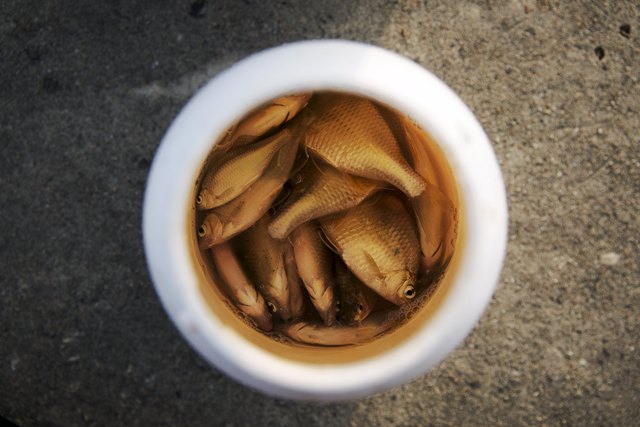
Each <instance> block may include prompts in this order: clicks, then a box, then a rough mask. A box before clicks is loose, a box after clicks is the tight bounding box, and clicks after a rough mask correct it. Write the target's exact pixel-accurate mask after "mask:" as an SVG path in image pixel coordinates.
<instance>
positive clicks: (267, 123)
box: [227, 93, 311, 145]
mask: <svg viewBox="0 0 640 427" xmlns="http://www.w3.org/2000/svg"><path fill="white" fill-rule="evenodd" d="M310 99H311V93H304V94H300V95H290V96H282V97H280V98H276V99H274V100H273V101H271V102H270V103H269V104H268V105H267V106H265V107H263V108H260V109H258V110H256V111H255V112H253V113H251V114H250V115H249V116H248V117H247V118H245V119H243V120H242V121H241V122H240V123H238V125H237V126H235V128H233V130H232V131H231V132H229V135H228V136H227V139H229V140H230V141H231V143H232V144H233V145H245V144H251V143H252V142H255V141H257V140H258V139H260V137H261V136H263V135H266V134H268V133H269V132H271V131H273V130H275V129H276V128H277V127H278V126H280V125H282V124H284V123H286V122H288V121H289V120H291V119H293V118H294V117H295V116H296V114H298V113H299V112H300V110H302V109H303V108H304V107H305V106H306V105H307V104H308V103H309V100H310Z"/></svg>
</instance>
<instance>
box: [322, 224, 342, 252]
mask: <svg viewBox="0 0 640 427" xmlns="http://www.w3.org/2000/svg"><path fill="white" fill-rule="evenodd" d="M318 235H319V236H320V240H322V243H324V244H325V246H326V247H328V248H329V249H330V250H331V252H333V253H335V254H337V255H342V253H341V252H340V250H339V249H338V246H336V244H335V243H333V242H332V241H331V239H330V238H329V236H327V233H325V232H324V230H323V229H322V228H318Z"/></svg>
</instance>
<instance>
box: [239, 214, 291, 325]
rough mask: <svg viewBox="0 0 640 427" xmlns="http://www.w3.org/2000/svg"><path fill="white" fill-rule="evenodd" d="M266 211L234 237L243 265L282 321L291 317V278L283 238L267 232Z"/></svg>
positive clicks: (267, 220) (267, 216)
mask: <svg viewBox="0 0 640 427" xmlns="http://www.w3.org/2000/svg"><path fill="white" fill-rule="evenodd" d="M269 220H270V216H269V213H268V212H267V213H266V214H265V215H264V216H263V217H262V218H260V219H259V220H258V221H257V222H256V223H255V224H254V225H253V226H251V227H249V228H248V229H247V230H245V231H244V232H243V233H241V234H239V235H238V236H236V237H235V238H234V239H232V240H231V243H232V246H233V248H234V250H235V251H236V253H237V254H238V259H239V261H240V264H241V265H242V267H243V268H244V270H245V272H246V274H247V276H248V277H249V279H250V280H252V281H253V283H255V284H256V287H257V288H258V291H260V293H261V294H262V295H263V296H264V298H265V300H266V301H267V305H268V306H269V308H270V309H271V311H272V312H273V313H275V314H276V315H277V316H279V317H280V318H281V319H282V320H289V319H291V307H290V302H289V298H290V297H289V293H290V292H289V281H288V279H287V272H286V269H285V265H284V254H283V249H282V245H283V241H281V240H276V239H274V238H272V237H271V236H269V233H267V225H268V223H269Z"/></svg>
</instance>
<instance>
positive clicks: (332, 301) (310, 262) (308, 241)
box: [291, 224, 336, 326]
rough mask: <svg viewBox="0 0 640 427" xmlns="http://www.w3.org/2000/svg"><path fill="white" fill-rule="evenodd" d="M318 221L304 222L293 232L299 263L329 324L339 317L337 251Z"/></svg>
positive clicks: (314, 304)
mask: <svg viewBox="0 0 640 427" xmlns="http://www.w3.org/2000/svg"><path fill="white" fill-rule="evenodd" d="M319 232H320V230H319V229H318V227H317V225H315V224H313V225H312V224H303V225H302V226H300V227H298V228H297V229H296V230H294V231H293V233H291V242H292V243H293V250H294V253H295V262H296V265H297V267H298V272H299V274H300V278H301V279H302V282H303V283H304V285H305V287H306V289H307V293H308V294H309V297H310V298H311V303H312V304H313V306H314V307H315V308H316V310H317V311H318V314H320V317H322V321H323V322H324V324H325V325H327V326H331V325H333V323H334V322H335V320H336V298H335V290H334V283H333V258H334V255H333V253H332V252H331V251H330V250H329V248H327V247H326V246H325V244H324V243H323V242H322V239H321V238H320V235H319V234H318V233H319Z"/></svg>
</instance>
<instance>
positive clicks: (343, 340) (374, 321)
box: [274, 310, 397, 347]
mask: <svg viewBox="0 0 640 427" xmlns="http://www.w3.org/2000/svg"><path fill="white" fill-rule="evenodd" d="M389 313H390V312H389V311H388V310H386V311H381V312H378V313H375V314H374V315H372V316H370V317H369V318H368V319H366V320H364V321H363V322H362V323H360V324H359V325H357V326H356V325H354V326H346V325H333V326H326V325H323V324H319V323H313V322H309V321H298V322H294V323H287V324H277V325H276V326H275V327H274V331H277V332H280V333H281V334H283V335H285V336H287V337H289V338H290V339H292V340H294V341H297V342H299V343H302V344H312V345H321V346H332V347H333V346H345V345H357V344H363V343H366V342H368V341H371V340H372V339H373V338H376V337H378V336H379V335H381V334H383V333H385V332H387V331H389V330H390V329H391V328H393V327H394V326H396V325H397V322H394V321H393V320H391V319H390V316H389Z"/></svg>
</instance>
